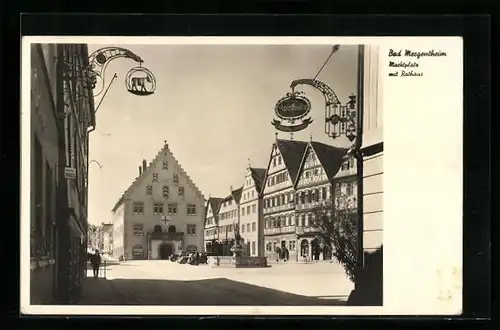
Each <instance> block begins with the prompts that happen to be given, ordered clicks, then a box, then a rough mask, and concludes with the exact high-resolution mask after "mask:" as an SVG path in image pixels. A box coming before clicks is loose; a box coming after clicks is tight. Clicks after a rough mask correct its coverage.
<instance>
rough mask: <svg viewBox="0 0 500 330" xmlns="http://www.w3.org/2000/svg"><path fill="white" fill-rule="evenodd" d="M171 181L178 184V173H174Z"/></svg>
mask: <svg viewBox="0 0 500 330" xmlns="http://www.w3.org/2000/svg"><path fill="white" fill-rule="evenodd" d="M173 182H174V184H179V174H174V176H173Z"/></svg>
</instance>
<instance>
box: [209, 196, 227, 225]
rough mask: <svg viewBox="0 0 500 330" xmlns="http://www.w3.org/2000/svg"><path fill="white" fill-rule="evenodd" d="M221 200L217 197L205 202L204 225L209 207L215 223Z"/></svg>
mask: <svg viewBox="0 0 500 330" xmlns="http://www.w3.org/2000/svg"><path fill="white" fill-rule="evenodd" d="M222 201H223V198H219V197H209V198H208V201H207V202H206V204H205V205H206V207H205V224H206V223H207V212H208V206H210V207H211V209H212V214H213V215H214V219H215V221H217V217H216V215H217V213H218V212H219V208H220V205H221V204H222Z"/></svg>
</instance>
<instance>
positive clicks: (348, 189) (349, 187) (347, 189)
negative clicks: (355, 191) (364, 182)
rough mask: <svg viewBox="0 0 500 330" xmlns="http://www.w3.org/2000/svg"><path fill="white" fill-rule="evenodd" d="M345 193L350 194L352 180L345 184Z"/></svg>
mask: <svg viewBox="0 0 500 330" xmlns="http://www.w3.org/2000/svg"><path fill="white" fill-rule="evenodd" d="M346 186H347V187H346V194H347V195H352V182H349V183H347V184H346Z"/></svg>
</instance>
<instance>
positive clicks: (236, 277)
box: [79, 261, 353, 306]
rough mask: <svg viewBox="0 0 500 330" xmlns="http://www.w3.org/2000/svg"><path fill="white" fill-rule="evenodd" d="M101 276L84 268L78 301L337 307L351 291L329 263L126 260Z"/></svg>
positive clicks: (123, 303) (95, 302)
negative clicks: (223, 263)
mask: <svg viewBox="0 0 500 330" xmlns="http://www.w3.org/2000/svg"><path fill="white" fill-rule="evenodd" d="M105 275H106V278H104V272H103V271H102V272H101V274H100V278H99V279H94V278H92V276H91V273H90V272H89V274H88V278H87V279H86V280H85V282H84V286H83V293H82V299H81V300H80V302H79V304H80V305H179V306H188V305H194V306H196V305H200V306H201V305H240V306H245V305H247V306H252V305H255V306H261V305H269V306H272V305H275V306H276V305H288V306H297V305H299V306H300V305H302V306H307V305H343V304H345V301H346V300H347V297H348V295H349V293H350V291H351V290H352V289H353V284H352V283H351V282H350V281H349V280H348V279H347V278H346V277H345V276H344V273H343V269H342V268H341V266H339V265H337V264H333V263H328V264H278V265H273V266H272V267H267V268H246V269H241V268H218V267H214V268H212V267H209V266H191V265H184V264H177V263H173V262H170V261H127V262H124V263H121V264H119V265H111V266H107V267H106V274H105Z"/></svg>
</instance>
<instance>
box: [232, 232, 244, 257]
mask: <svg viewBox="0 0 500 330" xmlns="http://www.w3.org/2000/svg"><path fill="white" fill-rule="evenodd" d="M233 230H234V240H235V244H234V246H233V247H231V251H232V252H233V257H240V256H241V253H242V251H243V247H242V246H241V243H240V242H241V235H240V228H239V226H238V224H233Z"/></svg>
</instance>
